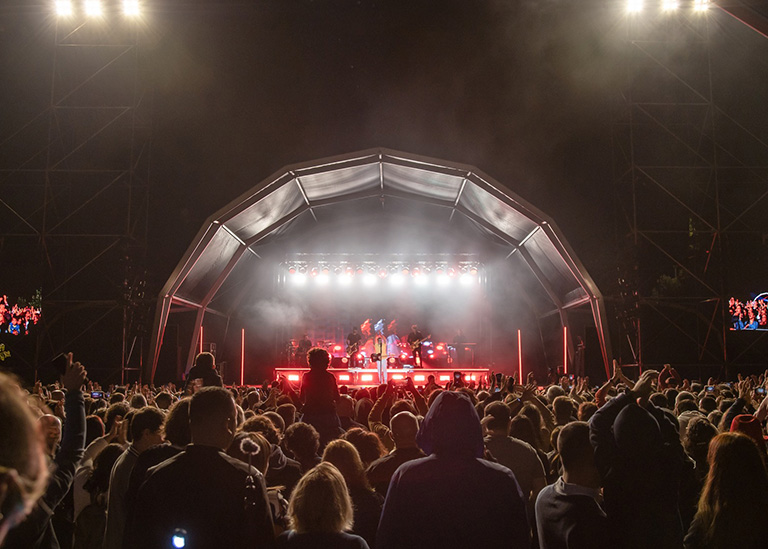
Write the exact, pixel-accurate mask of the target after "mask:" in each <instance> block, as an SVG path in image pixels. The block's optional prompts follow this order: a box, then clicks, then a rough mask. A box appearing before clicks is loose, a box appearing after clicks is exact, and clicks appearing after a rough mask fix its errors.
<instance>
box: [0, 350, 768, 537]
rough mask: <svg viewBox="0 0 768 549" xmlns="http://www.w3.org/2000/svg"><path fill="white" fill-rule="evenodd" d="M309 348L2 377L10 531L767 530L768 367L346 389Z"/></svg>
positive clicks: (528, 533)
mask: <svg viewBox="0 0 768 549" xmlns="http://www.w3.org/2000/svg"><path fill="white" fill-rule="evenodd" d="M307 359H308V363H309V365H310V371H309V372H307V373H306V374H305V375H304V376H303V379H302V380H301V385H300V387H293V386H292V385H291V384H290V383H289V382H288V381H287V380H286V379H279V380H277V381H275V382H272V383H265V384H264V385H263V386H262V387H225V386H223V384H222V382H221V378H220V377H219V376H218V374H216V372H215V361H214V358H213V356H212V355H210V354H209V353H201V355H199V356H198V357H197V359H196V365H195V366H194V368H193V369H192V370H191V373H192V375H193V376H197V377H196V378H195V379H197V380H200V381H196V382H192V381H190V382H188V383H186V385H185V386H184V387H180V388H177V387H176V386H174V385H172V384H170V385H166V386H164V387H152V386H148V385H143V386H140V385H138V384H133V385H129V386H123V387H110V388H109V390H108V391H105V390H102V388H100V387H98V386H97V385H96V384H93V383H92V382H90V381H88V380H87V372H86V370H85V368H84V367H83V366H82V365H81V364H79V363H78V362H76V361H74V359H73V357H72V356H71V354H70V355H68V363H67V366H66V369H65V373H64V375H63V376H62V378H61V380H60V382H59V383H57V384H55V385H51V386H43V385H41V384H39V383H38V384H36V385H35V386H34V387H31V388H29V389H27V390H25V389H23V388H22V387H20V386H19V384H18V383H17V382H16V381H15V380H14V379H13V378H11V377H9V376H6V375H4V374H0V426H2V427H1V428H0V545H1V546H2V547H9V548H10V547H13V548H16V547H18V548H25V549H26V548H37V547H39V548H57V547H62V548H70V547H75V548H78V549H86V548H99V549H101V548H104V549H117V548H120V549H122V548H127V549H133V548H158V549H159V548H166V547H177V548H179V547H188V548H218V547H222V548H240V547H242V548H245V547H286V548H337V547H338V548H350V549H365V548H376V547H378V548H383V549H389V548H398V549H400V548H413V549H421V548H441V549H442V548H454V547H455V548H496V547H499V548H501V547H510V548H513V547H514V548H528V547H531V548H537V547H539V548H541V549H555V548H557V549H560V548H567V549H578V548H598V549H600V548H632V549H634V548H638V549H640V548H653V549H663V548H682V547H685V548H691V549H699V548H730V547H735V548H744V549H753V548H762V547H768V541H766V536H765V534H764V531H763V530H762V526H763V523H762V520H763V519H764V517H765V516H768V473H767V472H766V462H767V461H768V455H767V454H766V441H765V439H766V436H765V422H766V419H768V399H766V398H765V388H766V386H767V385H768V379H767V377H768V372H767V373H766V375H763V376H748V377H744V378H741V376H740V377H739V379H738V380H735V381H734V382H732V383H729V382H718V381H717V380H714V379H709V380H708V381H707V382H706V383H700V382H691V381H689V380H686V379H682V378H681V376H680V375H679V374H678V373H677V372H676V371H675V369H674V368H672V367H671V366H669V365H665V366H664V368H663V369H662V370H661V371H660V372H659V371H654V370H646V371H644V372H642V374H641V375H640V377H639V379H637V380H630V379H628V378H627V377H626V375H625V374H624V372H622V370H621V368H620V367H619V366H618V365H616V364H615V363H614V373H613V376H612V377H611V379H609V380H608V381H607V382H606V383H604V384H603V385H601V386H599V387H598V386H592V385H591V384H590V383H589V380H588V379H586V378H584V379H580V378H577V379H576V380H571V379H569V378H568V377H563V378H561V379H559V380H558V382H557V383H552V384H549V385H546V386H539V385H537V383H536V381H535V380H534V379H533V376H532V375H529V376H528V378H527V379H525V380H516V379H514V378H511V377H507V376H504V375H495V374H493V373H492V374H491V375H489V376H488V378H487V379H483V380H482V381H481V382H480V383H478V384H474V383H473V384H471V385H469V386H465V385H464V383H463V381H462V380H461V378H460V377H458V378H454V379H455V380H456V381H454V382H451V383H449V384H447V385H446V386H439V385H438V384H436V383H435V382H434V380H433V379H432V380H430V381H429V383H427V384H426V385H425V386H423V387H416V386H415V385H414V384H413V382H412V380H410V379H407V380H406V382H405V384H402V385H401V384H396V383H395V382H390V383H388V384H385V385H381V386H376V387H368V388H360V389H356V390H354V389H351V388H348V387H343V386H342V387H339V386H338V384H337V382H336V379H335V378H334V376H333V375H332V374H331V373H330V372H328V371H327V368H328V363H329V356H328V353H327V352H326V351H325V350H324V349H320V348H314V349H311V350H310V351H309V352H308V354H307Z"/></svg>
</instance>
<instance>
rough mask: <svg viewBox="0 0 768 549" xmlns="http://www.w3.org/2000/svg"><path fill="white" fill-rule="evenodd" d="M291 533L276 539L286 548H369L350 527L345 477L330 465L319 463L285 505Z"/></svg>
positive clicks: (351, 518) (350, 519) (348, 498)
mask: <svg viewBox="0 0 768 549" xmlns="http://www.w3.org/2000/svg"><path fill="white" fill-rule="evenodd" d="M288 518H289V521H290V525H291V530H289V531H287V532H285V533H283V534H281V535H280V537H279V538H278V540H277V546H278V547H285V548H289V549H323V548H326V547H329V548H330V547H333V548H334V549H369V546H368V544H367V543H366V542H365V540H364V539H363V538H361V537H360V536H356V535H353V534H347V533H345V530H349V529H350V528H352V520H353V510H352V501H351V499H350V496H349V493H348V491H347V486H346V484H345V482H344V477H342V476H341V473H340V472H339V471H338V469H336V467H334V466H333V465H331V464H330V463H321V464H320V465H318V466H317V467H315V468H314V469H311V470H310V471H308V472H307V474H305V475H304V476H303V477H302V478H301V480H300V481H299V484H298V485H297V486H296V490H295V491H294V493H293V496H291V502H290V504H289V505H288Z"/></svg>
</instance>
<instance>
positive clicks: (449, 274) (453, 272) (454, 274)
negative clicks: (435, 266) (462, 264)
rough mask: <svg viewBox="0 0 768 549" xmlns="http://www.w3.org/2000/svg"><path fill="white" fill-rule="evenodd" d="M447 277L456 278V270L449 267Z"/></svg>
mask: <svg viewBox="0 0 768 549" xmlns="http://www.w3.org/2000/svg"><path fill="white" fill-rule="evenodd" d="M448 276H450V277H451V278H453V277H454V276H456V269H454V268H453V267H451V268H450V269H448Z"/></svg>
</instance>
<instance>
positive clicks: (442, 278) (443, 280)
mask: <svg viewBox="0 0 768 549" xmlns="http://www.w3.org/2000/svg"><path fill="white" fill-rule="evenodd" d="M450 282H451V277H449V276H448V275H447V274H441V275H437V285H438V286H448V284H450Z"/></svg>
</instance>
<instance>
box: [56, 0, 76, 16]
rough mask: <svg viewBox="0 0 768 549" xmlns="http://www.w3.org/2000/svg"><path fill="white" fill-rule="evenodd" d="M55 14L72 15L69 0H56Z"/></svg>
mask: <svg viewBox="0 0 768 549" xmlns="http://www.w3.org/2000/svg"><path fill="white" fill-rule="evenodd" d="M56 15H58V16H59V17H69V16H70V15H72V2H71V1H70V0H57V1H56Z"/></svg>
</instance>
